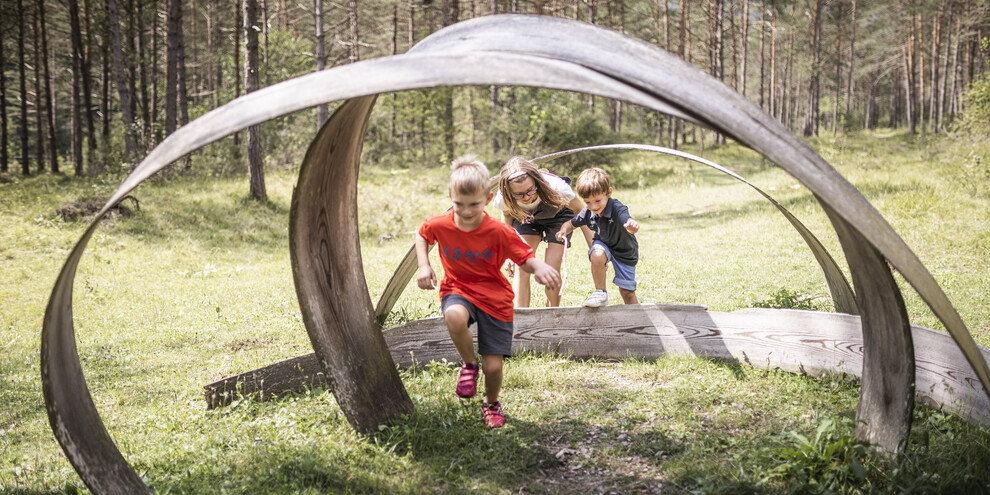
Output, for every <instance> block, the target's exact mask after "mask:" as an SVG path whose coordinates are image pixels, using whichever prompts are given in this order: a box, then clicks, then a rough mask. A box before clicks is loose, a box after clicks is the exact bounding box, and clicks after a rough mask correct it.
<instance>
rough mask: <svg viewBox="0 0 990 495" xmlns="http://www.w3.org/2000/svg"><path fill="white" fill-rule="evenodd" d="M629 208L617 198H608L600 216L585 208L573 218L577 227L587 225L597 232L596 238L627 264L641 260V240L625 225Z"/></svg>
mask: <svg viewBox="0 0 990 495" xmlns="http://www.w3.org/2000/svg"><path fill="white" fill-rule="evenodd" d="M629 218H630V217H629V208H626V205H624V204H622V203H620V202H619V200H617V199H615V198H608V203H605V209H604V210H602V215H601V216H600V217H599V216H598V215H595V213H594V212H592V211H591V210H589V209H587V208H585V209H583V210H581V211H580V212H579V213H578V214H577V215H574V218H572V219H571V225H573V226H574V227H575V228H576V227H580V226H582V225H587V226H588V228H589V229H591V230H592V232H594V233H595V240H596V241H602V242H603V243H605V245H606V246H608V249H609V250H610V251H612V256H613V257H614V258H615V259H616V260H618V261H620V262H622V263H625V264H627V265H635V264H636V262H637V261H639V242H637V241H636V236H634V235H632V234H630V233H629V231H628V230H626V229H625V227H623V225H624V224H625V223H626V222H627V221H628V220H629Z"/></svg>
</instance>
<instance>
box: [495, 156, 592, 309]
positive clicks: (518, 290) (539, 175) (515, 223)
mask: <svg viewBox="0 0 990 495" xmlns="http://www.w3.org/2000/svg"><path fill="white" fill-rule="evenodd" d="M498 189H499V190H498V192H497V193H496V194H495V199H494V200H493V201H492V204H494V205H495V207H496V208H498V209H499V210H501V211H502V221H503V222H504V223H505V224H506V225H510V226H512V228H513V229H515V231H516V233H518V234H519V236H520V237H522V239H523V240H524V241H526V244H529V246H530V247H531V248H533V250H534V251H535V250H536V249H537V247H539V245H540V242H541V241H545V242H546V243H547V249H546V253H545V255H544V256H545V257H544V259H545V261H546V263H547V264H548V265H550V266H552V267H553V268H554V270H557V271H560V265H561V261H562V260H563V258H564V247H565V243H564V241H561V240H558V239H557V238H556V234H557V231H558V230H560V226H561V225H563V224H564V222H568V221H570V219H571V218H573V217H574V212H576V211H581V210H582V209H584V202H583V201H581V198H579V197H578V196H577V194H575V193H574V190H573V189H571V186H570V185H569V184H568V181H565V179H564V178H561V177H558V176H556V175H554V174H551V173H549V172H547V171H545V170H540V169H538V168H536V166H535V165H534V164H533V163H532V162H530V161H529V160H527V159H525V158H523V157H521V156H514V157H512V158H510V159H509V161H508V162H506V164H505V166H504V167H502V171H501V172H500V174H499V186H498ZM582 232H583V233H584V236H585V241H586V242H587V243H588V246H591V242H592V236H593V234H592V233H591V231H590V230H589V229H588V228H587V227H582ZM567 243H568V244H567V245H569V243H570V238H569V237H568V239H567ZM506 265H507V266H506V268H507V269H508V271H509V275H514V278H513V283H512V288H513V290H514V292H515V299H514V301H513V303H514V306H515V307H517V308H526V307H529V300H530V291H529V279H530V276H529V274H528V273H526V272H523V271H521V270H516V269H515V268H516V266H515V264H514V263H512V262H511V261H509V262H507V263H506ZM546 295H547V299H546V305H547V307H551V306H559V305H560V293H559V291H558V290H556V289H551V288H550V287H547V288H546Z"/></svg>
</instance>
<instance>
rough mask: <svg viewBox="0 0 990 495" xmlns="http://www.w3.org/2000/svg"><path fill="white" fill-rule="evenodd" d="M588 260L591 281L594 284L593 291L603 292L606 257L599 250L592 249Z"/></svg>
mask: <svg viewBox="0 0 990 495" xmlns="http://www.w3.org/2000/svg"><path fill="white" fill-rule="evenodd" d="M588 258H590V259H591V280H592V282H594V283H595V290H605V275H606V273H607V272H608V255H607V254H605V251H603V250H601V249H594V248H592V249H591V253H590V254H589V255H588Z"/></svg>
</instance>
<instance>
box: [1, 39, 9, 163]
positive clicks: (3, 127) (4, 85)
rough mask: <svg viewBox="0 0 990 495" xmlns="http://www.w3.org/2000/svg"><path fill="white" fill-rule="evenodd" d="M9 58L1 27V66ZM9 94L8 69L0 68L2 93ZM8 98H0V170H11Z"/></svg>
mask: <svg viewBox="0 0 990 495" xmlns="http://www.w3.org/2000/svg"><path fill="white" fill-rule="evenodd" d="M6 64H7V60H6V57H5V54H4V49H3V29H0V67H6V66H7V65H6ZM6 94H7V71H4V70H0V95H6ZM7 129H8V128H7V98H5V97H4V98H0V172H3V173H7V172H8V171H9V170H10V156H9V154H8V153H9V151H8V150H7V140H8V138H9V136H8V135H7Z"/></svg>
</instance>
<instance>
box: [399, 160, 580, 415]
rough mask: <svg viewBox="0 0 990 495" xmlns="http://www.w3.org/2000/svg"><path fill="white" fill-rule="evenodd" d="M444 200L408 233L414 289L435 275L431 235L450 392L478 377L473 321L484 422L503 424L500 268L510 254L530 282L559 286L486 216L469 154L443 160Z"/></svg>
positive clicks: (484, 176) (482, 188)
mask: <svg viewBox="0 0 990 495" xmlns="http://www.w3.org/2000/svg"><path fill="white" fill-rule="evenodd" d="M449 193H450V200H451V202H453V209H452V210H451V211H448V212H446V213H442V214H440V215H437V216H435V217H432V218H429V219H427V220H426V222H424V223H423V226H422V227H420V229H419V233H418V235H417V236H416V258H417V260H418V261H419V274H418V275H417V276H416V284H417V285H418V286H419V288H420V289H429V290H432V289H434V288H435V286H436V282H437V276H436V274H435V273H434V272H433V267H432V266H431V265H430V258H429V246H430V245H432V244H433V243H434V242H439V243H440V246H439V252H440V263H441V264H442V265H443V270H444V277H443V280H442V281H441V282H440V301H441V303H440V306H441V309H442V311H443V318H444V321H445V322H446V323H447V332H448V333H449V334H450V340H452V341H453V343H454V347H456V348H457V353H458V354H460V356H461V359H463V360H464V366H462V367H461V372H460V377H459V379H458V383H457V390H456V392H457V395H458V396H460V397H462V398H465V399H468V398H471V397H474V395H475V392H476V390H477V384H478V368H479V363H478V358H477V357H476V356H475V354H474V341H473V340H472V338H471V331H470V330H468V325H470V324H471V323H475V322H477V324H478V352H479V353H480V354H481V363H480V368H481V369H482V370H483V371H484V373H485V396H486V398H487V401H486V402H483V403H482V405H481V411H482V414H483V417H484V421H485V424H486V425H488V426H489V427H490V428H499V427H501V426H502V425H504V424H505V416H504V415H503V414H502V405H501V404H500V403H499V401H498V394H499V391H500V390H501V388H502V361H503V359H504V358H505V356H511V355H512V297H513V294H512V286H511V285H509V281H508V280H506V279H505V276H503V275H502V273H501V271H500V268H501V266H502V264H503V263H505V260H506V259H511V260H512V261H513V262H514V263H516V264H517V265H519V267H520V268H522V270H523V271H525V272H527V273H531V274H533V276H534V278H535V279H536V281H537V282H538V283H540V284H543V285H545V286H547V287H549V288H551V289H557V288H559V287H560V274H559V273H557V270H554V269H553V268H552V267H550V265H547V264H546V263H544V262H543V261H540V260H538V259H536V257H535V255H534V253H533V249H532V248H530V247H529V245H527V244H526V243H525V242H523V240H522V239H520V238H519V236H518V235H517V234H516V232H515V231H514V230H512V229H511V228H509V227H508V226H506V225H505V224H504V223H502V222H499V221H497V220H494V219H492V218H491V217H489V216H488V214H487V213H485V206H486V205H487V204H488V202H489V201H491V200H492V196H493V195H492V193H491V192H489V189H488V169H486V168H485V166H484V165H483V164H482V163H481V162H479V161H477V160H475V159H474V158H473V157H463V158H458V159H457V160H454V163H453V164H451V166H450V185H449Z"/></svg>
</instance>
